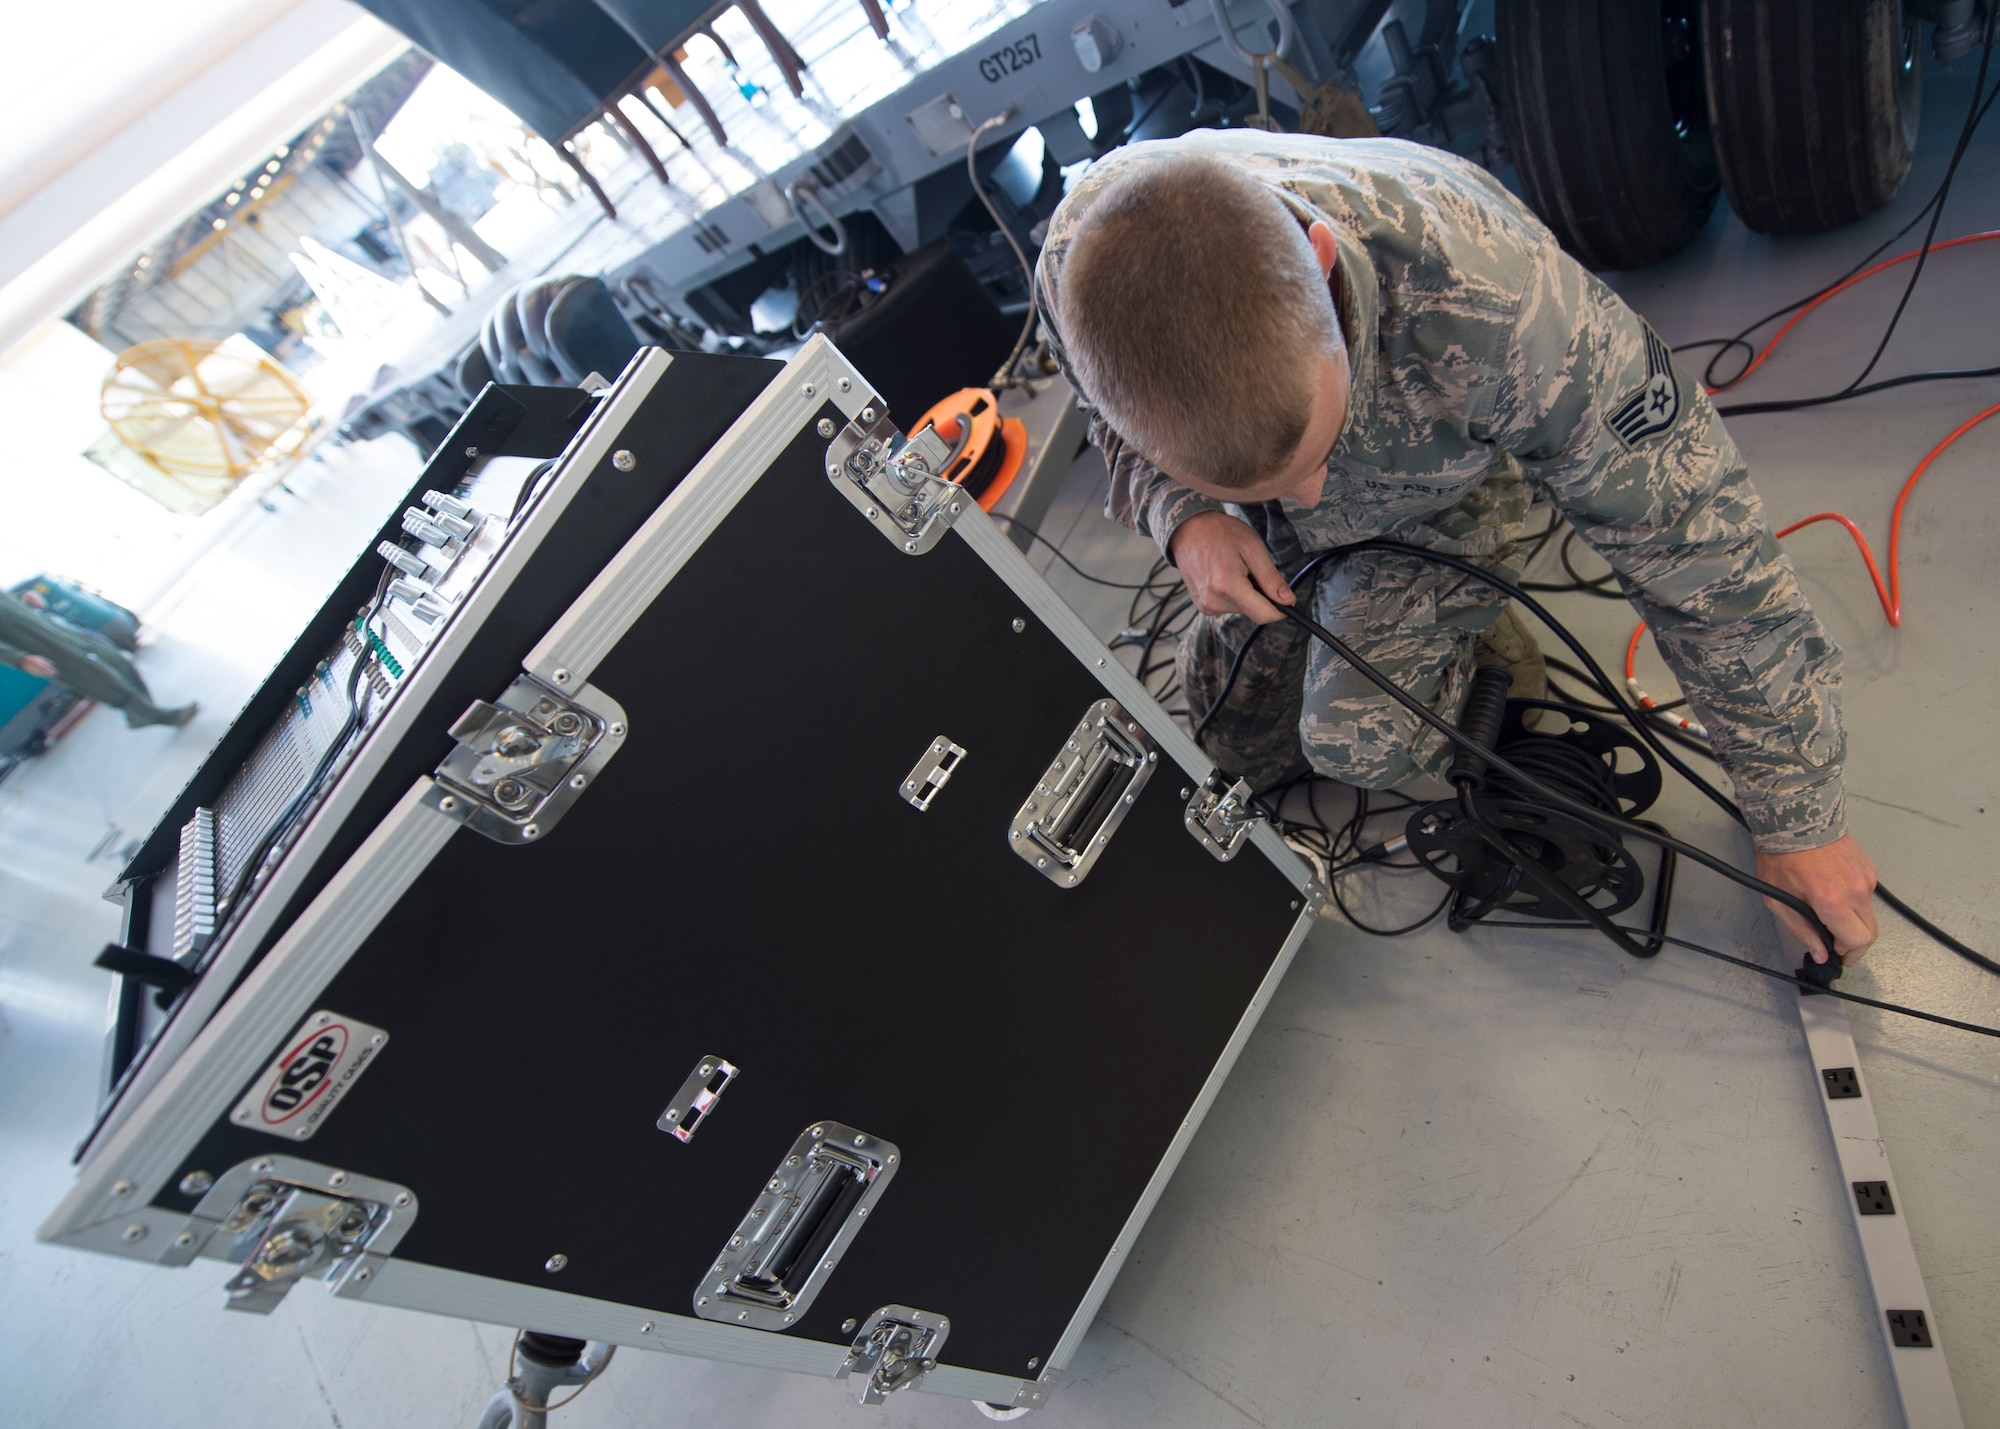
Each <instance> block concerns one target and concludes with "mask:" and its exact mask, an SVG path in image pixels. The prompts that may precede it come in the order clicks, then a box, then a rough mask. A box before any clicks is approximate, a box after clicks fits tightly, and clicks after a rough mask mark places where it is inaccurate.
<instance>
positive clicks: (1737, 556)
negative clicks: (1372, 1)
mask: <svg viewBox="0 0 2000 1429" xmlns="http://www.w3.org/2000/svg"><path fill="white" fill-rule="evenodd" d="M1178 153H1201V154H1208V155H1212V156H1214V157H1216V158H1218V159H1220V160H1222V161H1223V162H1225V163H1228V164H1230V165H1231V166H1233V167H1235V168H1237V169H1238V170H1239V171H1241V172H1244V173H1247V174H1249V175H1250V176H1251V177H1252V178H1254V179H1256V180H1258V181H1259V182H1260V183H1263V184H1264V185H1266V186H1267V187H1268V188H1269V189H1270V190H1271V191H1272V192H1273V193H1274V194H1276V195H1277V196H1278V198H1279V199H1281V200H1282V201H1283V202H1284V203H1285V205H1286V206H1287V207H1288V208H1289V209H1290V210H1291V211H1292V212H1293V214H1294V215H1295V216H1296V217H1298V218H1299V220H1300V221H1301V222H1302V223H1308V222H1311V221H1314V220H1319V221H1324V222H1325V223H1326V224H1327V225H1328V226H1329V227H1330V228H1331V229H1332V230H1333V233H1334V236H1335V243H1336V248H1337V258H1336V266H1337V270H1338V277H1339V278H1340V280H1341V281H1340V283H1339V286H1338V288H1337V290H1336V291H1337V292H1338V294H1339V298H1340V302H1339V308H1340V320H1341V327H1342V330H1343V331H1344V332H1345V334H1346V335H1347V338H1348V352H1349V362H1350V368H1351V371H1352V374H1353V393H1352V397H1351V399H1350V405H1349V409H1348V414H1347V420H1346V425H1345V426H1344V427H1343V428H1342V430H1341V434H1340V439H1339V441H1338V443H1337V444H1336V445H1335V447H1334V449H1333V452H1332V454H1331V455H1330V456H1329V458H1328V460H1327V473H1328V479H1327V482H1326V486H1325V489H1324V492H1323V494H1322V496H1321V498H1320V500H1319V502H1318V504H1317V505H1315V506H1313V507H1311V508H1305V507H1300V506H1297V505H1296V504H1295V503H1293V502H1291V501H1290V500H1286V501H1285V502H1284V503H1283V506H1284V514H1285V515H1286V516H1287V517H1288V518H1289V519H1290V521H1291V523H1292V525H1293V526H1294V528H1295V529H1296V530H1297V532H1298V535H1299V538H1300V541H1301V542H1302V544H1303V545H1304V547H1305V549H1307V550H1309V551H1310V550H1324V549H1325V548H1327V547H1329V546H1335V545H1340V544H1343V543H1346V542H1350V541H1358V540H1364V539H1367V538H1370V537H1378V536H1382V537H1391V538H1395V539H1401V540H1408V541H1411V542H1413V543H1414V544H1420V545H1425V546H1428V547H1431V548H1433V549H1438V550H1448V551H1451V552H1453V553H1455V554H1459V555H1464V556H1468V557H1472V558H1475V559H1480V558H1486V557H1493V556H1498V555H1500V554H1502V553H1503V552H1505V551H1506V549H1507V548H1508V547H1509V546H1510V545H1511V544H1512V543H1513V542H1514V541H1516V540H1517V539H1518V537H1519V536H1520V535H1521V529H1520V514H1521V511H1522V509H1523V506H1524V503H1523V502H1522V501H1519V500H1506V499H1499V497H1498V495H1497V493H1499V492H1501V491H1503V490H1506V489H1508V488H1513V489H1515V490H1519V489H1520V487H1521V483H1522V481H1523V479H1525V481H1526V483H1527V484H1528V485H1529V486H1530V487H1532V488H1533V489H1534V490H1536V491H1538V492H1539V493H1540V494H1541V495H1543V496H1545V497H1546V498H1547V499H1548V500H1549V501H1551V502H1552V503H1553V504H1554V506H1555V507H1556V509H1557V510H1558V511H1560V512H1561V513H1562V515H1563V516H1564V517H1566V518H1567V519H1568V520H1569V521H1570V522H1571V523H1572V524H1574V525H1575V527H1576V528H1577V530H1578V531H1579V532H1580V533H1581V534H1582V536H1583V538H1584V539H1585V540H1586V541H1588V542H1589V543H1590V545H1591V546H1592V547H1593V548H1594V549H1595V550H1596V551H1597V552H1598V553H1599V554H1600V555H1602V556H1603V557H1604V558H1605V559H1606V560H1607V561H1609V562H1610V563H1611V565H1612V567H1613V568H1614V569H1615V570H1616V571H1617V573H1618V576H1619V579H1620V581H1621V583H1622V584H1623V586H1624V588H1625V591H1626V594H1627V595H1628V597H1629V598H1630V599H1631V602H1632V604H1633V606H1634V607H1635V608H1636V609H1637V610H1638V612H1639V614H1640V615H1641V616H1642V617H1644V619H1645V620H1646V622H1647V624H1648V625H1649V626H1650V627H1651V628H1652V631H1653V634H1654V638H1655V639H1656V640H1657V641H1658V643H1659V647H1660V650H1661V653H1662V654H1663V655H1664V656H1665V657H1666V660H1667V663H1668V664H1669V666H1670V667H1671V668H1672V669H1673V672H1674V674H1675V675H1676V676H1677V677H1678V678H1679V680H1680V682H1681V687H1682V689H1683V690H1684V691H1685V693H1686V694H1687V696H1688V699H1689V700H1690V702H1691V703H1693V704H1694V705H1695V706H1696V707H1698V709H1699V711H1700V712H1701V714H1702V716H1703V719H1704V721H1705V723H1706V724H1707V726H1708V729H1709V731H1710V734H1711V737H1712V739H1713V742H1714V746H1715V750H1716V753H1717V755H1718V757H1719V758H1720V759H1721V761H1722V763H1723V765H1724V767H1725V768H1726V769H1727V770H1728V772H1729V774H1730V777H1731V778H1732V780H1733V781H1734V783H1735V785H1736V792H1737V797H1738V799H1739V801H1740V802H1741V804H1742V806H1743V810H1744V813H1745V815H1746V816H1747V818H1748V820H1749V824H1750V829H1751V832H1752V834H1753V835H1754V837H1755V840H1756V844H1757V846H1758V847H1759V848H1760V849H1764V850H1767V851H1772V852H1784V851H1792V850H1797V849H1805V848H1812V847H1816V846H1818V845H1820V844H1823V843H1827V842H1829V841H1831V840H1832V839H1834V838H1837V837H1839V836H1840V834H1841V833H1843V832H1844V831H1845V817H1846V816H1845V798H1844V793H1843V788H1842V782H1841V765H1842V760H1843V758H1844V755H1845V738H1844V736H1843V734H1842V732H1841V725H1840V716H1839V709H1838V701H1837V695H1838V690H1839V685H1840V652H1839V650H1838V649H1837V648H1836V647H1835V646H1834V643H1833V641H1832V640H1831V639H1830V638H1829V637H1828V636H1827V633H1826V631H1825V630H1824V629H1823V628H1822V627H1821V626H1820V623H1819V621H1818V620H1817V619H1816V618H1815V617H1814V615H1813V613H1812V611H1811V610H1810V609H1809V608H1808V606H1807V604H1806V600H1805V597H1804V594H1803V593H1802V592H1801V591H1800V589H1799V583H1798V578H1797V576H1796V574H1795V573H1794V571H1793V569H1792V566H1791V562H1790V561H1789V560H1788V559H1787V558H1786V557H1785V556H1784V554H1783V553H1782V552H1781V551H1780V550H1779V549H1778V545H1777V542H1776V541H1775V540H1774V539H1773V537H1772V536H1771V533H1770V528H1769V526H1768V525H1767V524H1766V522H1765V520H1764V514H1763V507H1762V503H1761V502H1760V501H1759V499H1758V496H1757V493H1756V492H1755V490H1753V489H1752V487H1751V485H1750V479H1749V474H1748V472H1747V471H1746V470H1745V469H1744V465H1743V459H1742V457H1741V456H1740V455H1738V453H1737V450H1736V446H1735V444H1734V443H1733V442H1732V441H1731V440H1730V438H1729V434H1728V433H1727V432H1726V431H1725V430H1724V429H1723V427H1722V424H1721V422H1720V420H1719V419H1718V418H1717V417H1716V416H1715V411H1714V408H1713V407H1712V406H1711V405H1710V404H1709V401H1708V398H1707V396H1706V394H1704V393H1703V391H1702V389H1701V386H1700V384H1699V383H1697V382H1696V381H1695V380H1694V379H1693V378H1691V377H1690V376H1689V375H1688V373H1687V372H1686V371H1684V370H1683V369H1682V368H1681V367H1680V366H1679V365H1678V364H1676V363H1675V362H1674V361H1673V360H1672V358H1671V356H1670V355H1669V353H1668V352H1667V349H1666V347H1665V345H1664V344H1663V343H1662V342H1661V341H1660V339H1659V338H1658V337H1657V336H1655V335H1654V333H1653V332H1652V330H1651V329H1650V328H1649V327H1647V326H1646V325H1645V324H1644V323H1643V322H1641V321H1640V320H1639V318H1638V317H1637V316H1636V315H1635V314H1634V313H1633V312H1632V311H1631V309H1629V308H1628V307H1626V306H1625V304H1624V303H1623V302H1622V301H1621V300H1620V299H1619V298H1618V297H1617V295H1616V294H1614V293H1612V292H1611V291H1610V289H1608V288H1606V287H1605V286H1604V284H1602V283H1601V282H1599V281H1598V280H1597V279H1596V278H1595V277H1594V276H1593V275H1592V274H1590V273H1589V272H1588V271H1586V270H1585V269H1584V268H1583V267H1582V266H1581V265H1579V264H1577V263H1576V262H1575V261H1573V260H1572V259H1571V258H1569V257H1568V256H1567V255H1566V254H1564V253H1563V252H1562V251H1561V249H1560V248H1558V247H1557V245H1556V241H1555V239H1554V238H1553V237H1552V236H1551V235H1550V234H1549V231H1548V230H1547V229H1546V228H1545V227H1543V225H1542V224H1541V223H1540V221H1539V220H1537V219H1536V218H1535V217H1534V215H1533V214H1532V213H1530V212H1529V211H1528V210H1527V208H1526V207H1525V206H1524V205H1522V204H1521V202H1520V201H1519V200H1518V199H1516V198H1515V197H1514V196H1513V195H1511V194H1509V193H1508V192H1507V191H1506V190H1505V189H1504V188H1503V187H1502V186H1501V185H1500V184H1499V183H1498V182H1497V181H1496V180H1495V179H1493V178H1492V177H1491V176H1490V175H1488V174H1487V173H1486V172H1485V171H1484V170H1483V169H1481V168H1479V167H1478V166H1477V165H1474V164H1472V163H1470V162H1468V161H1466V160H1463V159H1459V158H1456V157H1454V156H1452V155H1450V154H1446V153H1443V152H1441V151H1439V150H1436V149H1430V148H1425V147H1423V146H1420V145H1416V144H1409V143H1404V142H1401V141H1399V140H1392V139H1368V140H1331V139H1321V138H1315V137H1310V136H1305V135H1283V134H1265V133H1257V132H1252V131H1248V130H1234V131H1214V130H1204V131H1197V132H1195V133H1192V134H1188V135H1186V136H1183V137H1182V138H1179V139H1171V140H1162V141H1156V142H1151V143H1143V144H1131V145H1127V146H1126V147H1124V148H1121V149H1118V150H1116V151H1114V152H1113V153H1112V154H1110V155H1108V156H1107V157H1105V158H1104V159H1102V160H1100V161H1098V163H1096V164H1095V165H1094V166H1092V168H1091V169H1090V170H1089V171H1088V172H1087V173H1086V174H1085V175H1084V177H1083V179H1082V181H1081V182H1080V183H1078V185H1077V186H1076V188H1075V189H1074V191H1073V192H1071V193H1070V194H1069V196H1068V197H1067V198H1065V199H1064V201H1063V204H1062V206H1061V208H1059V209H1058V210H1057V212H1056V214H1055V217H1054V219H1053V220H1052V221H1051V223H1050V225H1049V234H1048V238H1047V241H1046V242H1045V244H1044V245H1043V248H1042V255H1041V262H1040V265H1039V269H1038V272H1037V275H1036V288H1037V293H1038V296H1039V299H1040V302H1041V310H1042V313H1043V314H1044V320H1045V322H1046V324H1047V329H1046V330H1047V332H1048V334H1049V337H1050V339H1051V342H1052V345H1053V347H1054V349H1055V354H1056V358H1057V360H1058V362H1060V363H1061V364H1062V366H1063V369H1064V371H1065V372H1066V373H1070V374H1071V378H1072V381H1074V375H1073V372H1072V369H1071V368H1070V366H1069V363H1068V360H1067V358H1066V356H1065V355H1064V354H1063V352H1062V337H1061V333H1060V314H1061V312H1062V305H1061V304H1062V264H1063V254H1064V252H1065V250H1066V249H1067V247H1068V245H1069V240H1070V237H1071V235H1072V234H1074V232H1075V230H1076V225H1077V222H1078V220H1079V219H1080V218H1081V217H1082V216H1083V214H1084V212H1085V211H1086V210H1087V209H1088V207H1089V205H1090V203H1091V199H1092V197H1093V195H1095V194H1096V193H1098V192H1100V191H1101V190H1102V189H1103V188H1104V186H1105V185H1106V184H1108V183H1110V182H1112V181H1113V180H1114V179H1116V178H1117V176H1118V175H1119V174H1121V173H1124V172H1126V171H1127V170H1129V169H1131V168H1132V167H1133V166H1135V165H1140V164H1145V163H1147V162H1149V161H1151V160H1153V159H1154V158H1156V157H1160V156H1164V155H1169V154H1178ZM1189 279H1190V281H1199V280H1210V281H1217V280H1219V281H1226V280H1227V275H1226V274H1221V275H1217V274H1190V275H1189ZM1082 400H1083V401H1084V402H1086V403H1087V402H1088V394H1087V393H1084V394H1082ZM1090 432H1091V440H1092V441H1093V442H1095V443H1096V445H1097V446H1098V447H1100V448H1101V449H1102V450H1103V453H1104V456H1105V460H1106V463H1107V465H1108V466H1109V468H1110V471H1111V488H1110V497H1109V500H1108V503H1107V510H1108V513H1109V514H1110V515H1111V516H1112V517H1113V518H1114V519H1116V520H1118V521H1121V522H1123V523H1125V524H1126V525H1129V526H1131V527H1133V528H1134V529H1135V530H1139V531H1141V532H1145V533H1148V534H1150V535H1152V536H1153V538H1154V539H1155V540H1157V541H1158V542H1159V544H1160V547H1161V549H1162V550H1165V549H1166V547H1167V545H1168V543H1169V541H1170V540H1171V539H1172V536H1173V532H1174V530H1175V528H1176V527H1177V526H1178V525H1179V524H1180V523H1181V522H1182V521H1185V520H1186V519H1187V518H1188V517H1189V516H1192V515H1195V514H1197V513H1199V512H1203V511H1211V510H1228V509H1230V508H1229V507H1227V506H1224V505H1223V504H1222V503H1218V502H1214V501H1211V500H1209V499H1207V498H1206V497H1203V496H1200V495H1198V494H1196V493H1195V492H1193V491H1190V490H1189V489H1187V488H1186V487H1184V486H1182V485H1180V484H1179V483H1178V482H1176V481H1174V480H1173V478H1172V477H1170V476H1168V475H1166V474H1165V473H1163V472H1161V471H1160V470H1159V469H1158V468H1157V467H1155V466H1154V465H1152V463H1150V462H1149V461H1147V459H1146V458H1145V457H1144V456H1142V455H1140V454H1139V453H1138V452H1136V451H1134V450H1132V449H1131V448H1130V447H1128V446H1127V445H1126V444H1125V442H1124V441H1123V439H1122V438H1120V437H1119V435H1118V434H1117V433H1116V432H1115V431H1113V430H1112V429H1111V428H1110V426H1109V425H1108V424H1107V423H1106V422H1105V421H1104V419H1103V418H1102V417H1101V416H1097V415H1095V414H1093V416H1092V419H1091V425H1090ZM1523 494H1525V493H1523ZM1237 514H1241V509H1240V508H1237Z"/></svg>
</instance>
